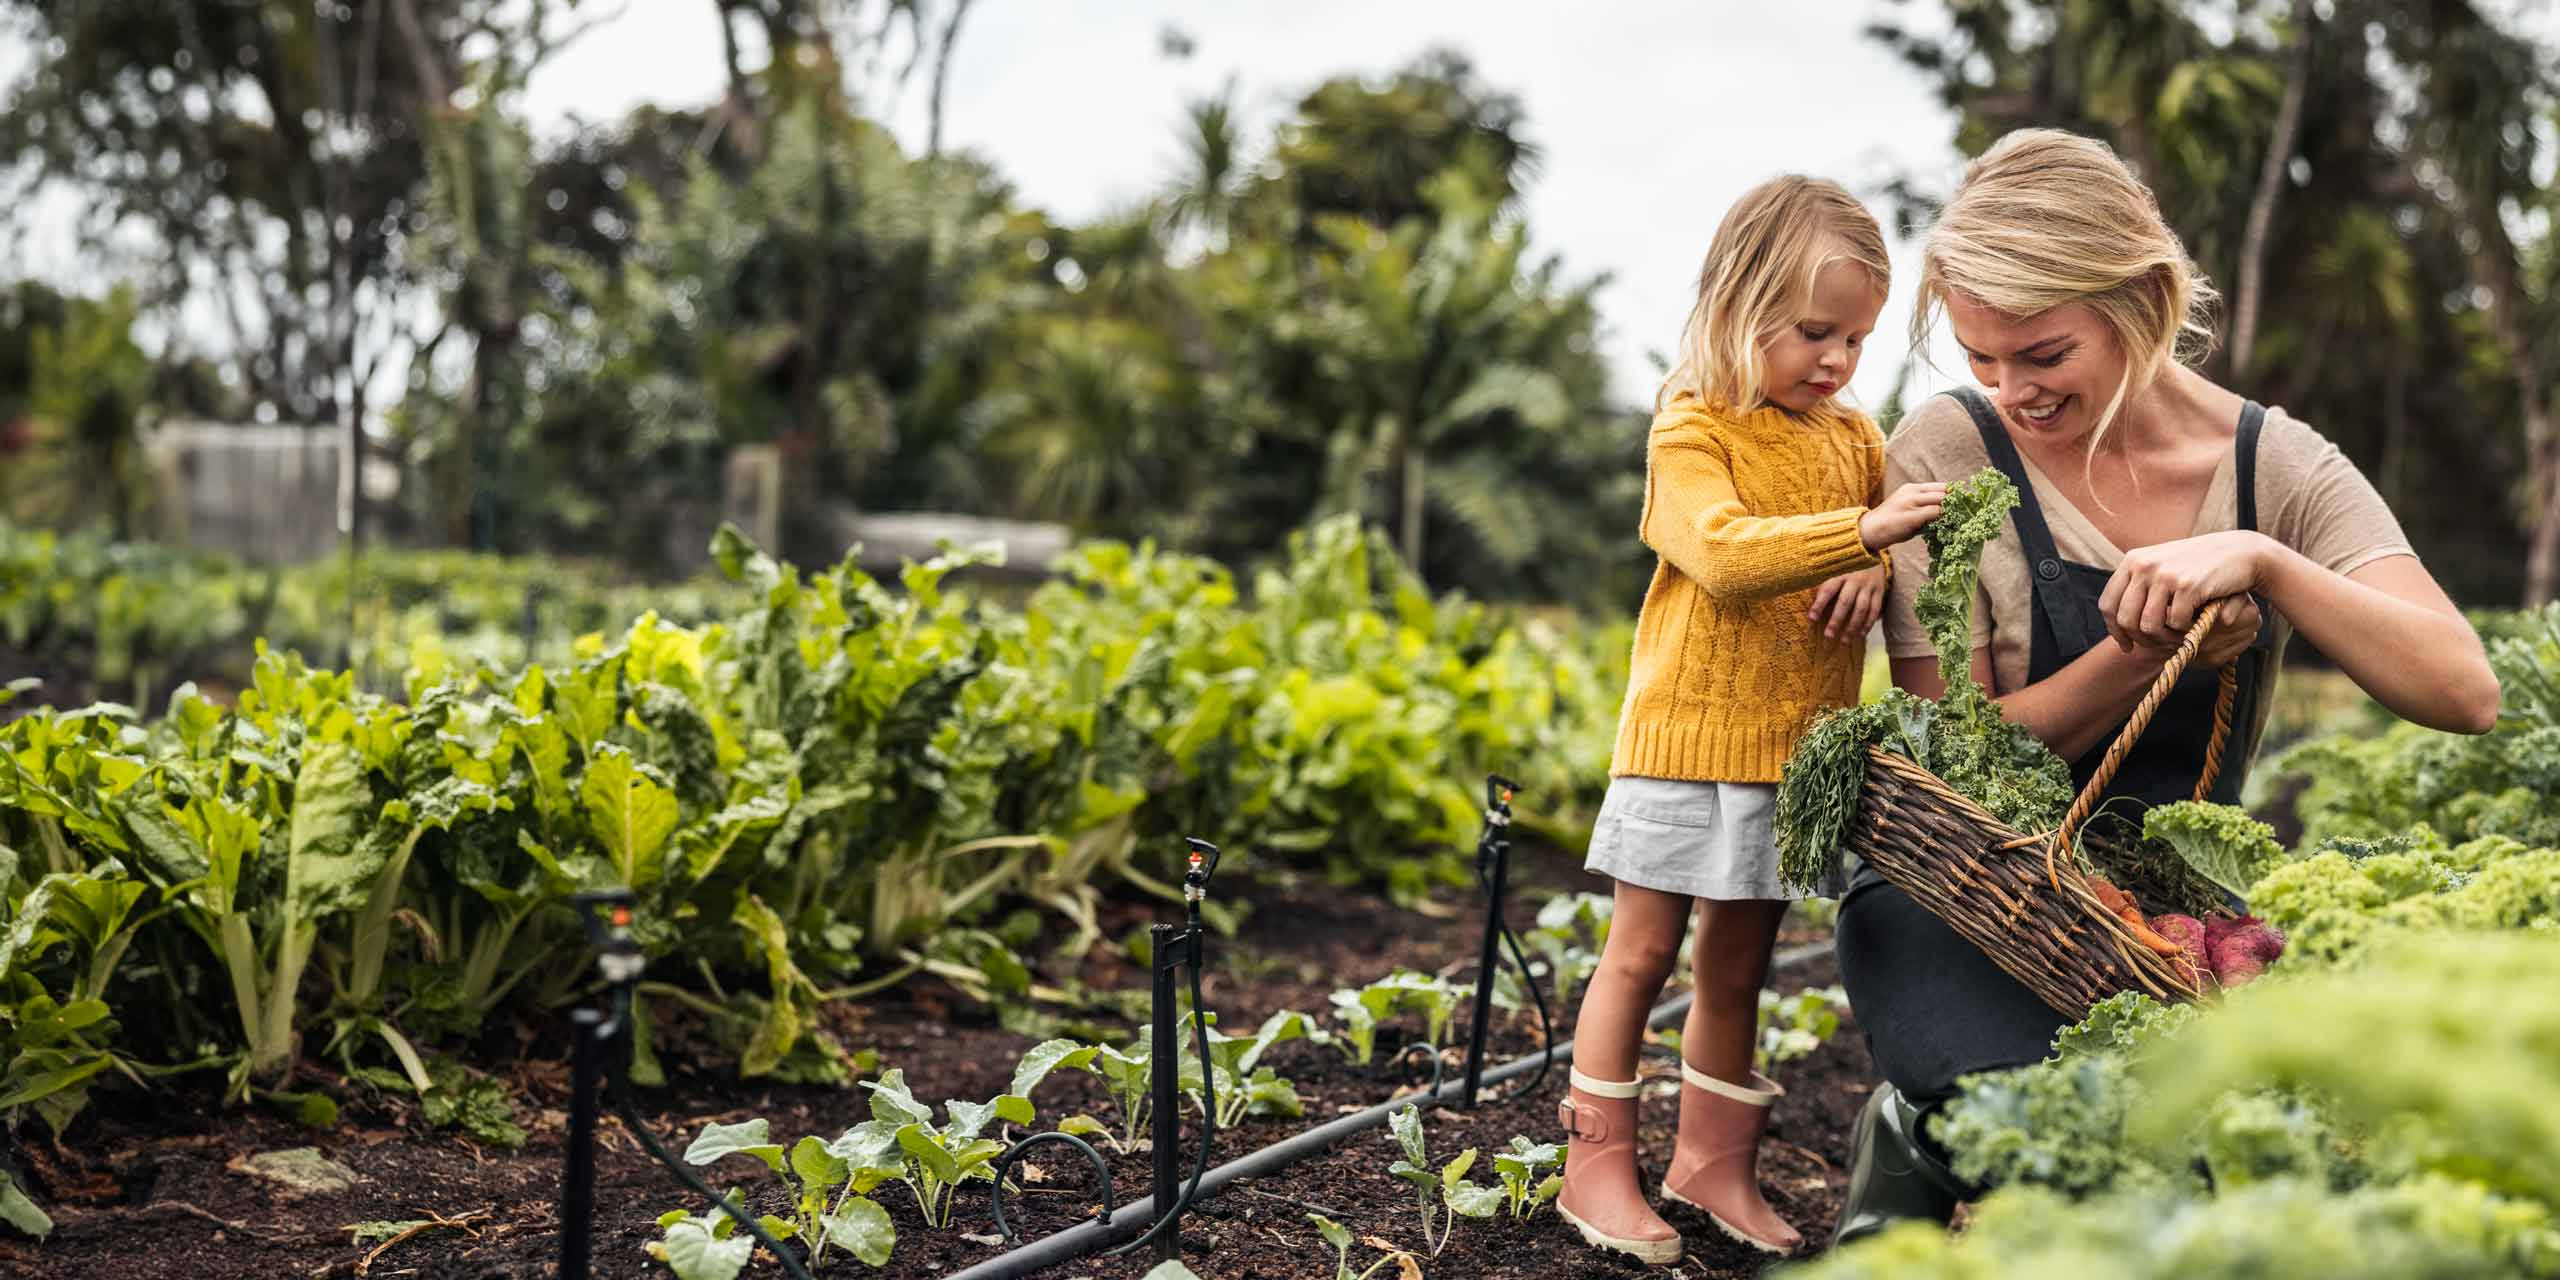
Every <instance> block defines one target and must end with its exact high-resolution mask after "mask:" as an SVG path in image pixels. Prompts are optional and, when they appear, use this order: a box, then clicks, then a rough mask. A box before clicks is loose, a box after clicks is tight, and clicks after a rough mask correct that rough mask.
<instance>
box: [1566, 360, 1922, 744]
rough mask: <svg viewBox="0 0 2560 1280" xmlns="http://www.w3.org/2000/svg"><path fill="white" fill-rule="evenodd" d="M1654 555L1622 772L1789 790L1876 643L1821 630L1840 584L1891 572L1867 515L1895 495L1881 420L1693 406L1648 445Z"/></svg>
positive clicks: (1647, 512) (1647, 534) (1663, 421)
mask: <svg viewBox="0 0 2560 1280" xmlns="http://www.w3.org/2000/svg"><path fill="white" fill-rule="evenodd" d="M1644 472H1645V483H1644V516H1643V520H1642V522H1641V526H1640V528H1641V533H1642V536H1643V538H1644V542H1645V545H1646V546H1648V547H1651V548H1653V550H1654V551H1655V553H1656V554H1658V555H1660V556H1661V561H1660V563H1659V564H1658V565H1656V566H1655V568H1654V571H1653V585H1652V586H1650V587H1649V588H1647V589H1646V591H1645V595H1644V611H1643V612H1642V613H1641V614H1639V615H1638V616H1637V618H1636V643H1635V660H1634V671H1633V673H1632V676H1631V678H1630V679H1629V680H1628V682H1627V700H1626V703H1625V705H1624V707H1623V708H1622V709H1621V710H1620V712H1619V715H1618V742H1617V749H1616V751H1615V752H1614V753H1613V754H1612V755H1611V757H1610V761H1609V773H1610V776H1612V777H1616V776H1620V775H1625V774H1634V775H1637V776H1640V777H1647V778H1677V779H1684V780H1691V781H1702V782H1704V781H1713V782H1775V781H1777V780H1778V774H1779V771H1780V770H1781V769H1783V768H1784V767H1785V765H1786V762H1787V754H1788V753H1789V752H1790V751H1792V750H1794V749H1795V743H1796V739H1797V738H1798V737H1801V736H1802V735H1803V733H1804V731H1805V728H1806V726H1808V725H1809V724H1811V723H1812V721H1813V717H1814V716H1815V715H1817V714H1819V713H1820V712H1821V711H1823V710H1824V709H1826V708H1829V707H1836V706H1846V705H1848V704H1850V703H1853V702H1856V701H1857V700H1858V677H1859V674H1860V669H1861V667H1862V666H1863V665H1864V660H1865V658H1866V638H1865V637H1864V636H1860V637H1859V638H1857V639H1855V640H1852V641H1850V642H1848V643H1846V644H1833V643H1831V642H1829V641H1827V640H1825V639H1823V638H1822V634H1821V633H1820V632H1819V631H1817V630H1815V629H1814V625H1813V624H1812V623H1811V622H1808V621H1807V620H1806V619H1805V611H1806V610H1808V609H1810V608H1811V607H1812V604H1813V588H1814V587H1815V586H1816V585H1817V584H1819V583H1821V582H1822V581H1823V580H1824V579H1827V578H1833V577H1837V576H1839V575H1840V574H1843V573H1850V572H1853V571H1855V570H1859V569H1865V568H1869V567H1872V566H1874V565H1876V564H1878V563H1881V562H1882V561H1881V560H1880V559H1879V557H1877V556H1875V555H1872V554H1869V553H1868V551H1867V549H1866V547H1865V545H1864V544H1862V543H1861V542H1860V541H1859V540H1858V517H1860V516H1861V515H1864V514H1865V513H1866V511H1867V509H1868V508H1869V507H1871V506H1873V505H1874V504H1875V503H1877V502H1878V501H1880V500H1882V498H1883V496H1884V494H1883V489H1884V436H1883V434H1882V433H1881V432H1879V431H1877V430H1876V426H1875V423H1874V422H1873V421H1872V420H1870V419H1868V418H1867V416H1866V415H1864V414H1861V413H1856V412H1854V411H1850V410H1842V409H1822V410H1817V411H1815V412H1814V413H1812V414H1808V415H1805V416H1803V417H1798V416H1796V415H1793V414H1790V413H1788V412H1786V411H1785V410H1783V409H1777V408H1763V409H1759V410H1757V411H1754V412H1751V413H1745V414H1737V413H1734V412H1732V411H1729V410H1725V409H1721V408H1715V407H1710V406H1708V405H1705V404H1702V403H1700V402H1699V401H1698V400H1696V399H1694V398H1692V397H1688V396H1680V397H1676V398H1674V399H1673V400H1672V402H1671V403H1670V404H1669V405H1668V406H1666V407H1665V408H1664V409H1663V411H1662V412H1661V413H1659V414H1657V415H1655V417H1654V420H1653V429H1652V432H1651V434H1650V437H1649V438H1648V439H1647V441H1646V442H1645V467H1644Z"/></svg>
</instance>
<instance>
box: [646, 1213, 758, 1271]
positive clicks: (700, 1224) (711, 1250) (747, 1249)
mask: <svg viewBox="0 0 2560 1280" xmlns="http://www.w3.org/2000/svg"><path fill="white" fill-rule="evenodd" d="M720 1217H721V1220H722V1221H726V1220H727V1215H725V1214H723V1215H720ZM660 1243H662V1244H663V1245H664V1246H665V1247H666V1252H667V1259H666V1260H667V1269H668V1270H670V1271H673V1272H675V1273H676V1280H737V1277H738V1273H739V1272H741V1271H744V1270H746V1269H747V1259H749V1258H751V1257H753V1256H754V1255H755V1251H756V1242H755V1237H753V1236H731V1237H729V1238H727V1239H725V1240H724V1239H718V1238H715V1237H714V1236H713V1235H712V1234H711V1228H709V1227H707V1226H705V1225H704V1220H703V1219H700V1218H688V1219H686V1220H684V1221H682V1222H679V1223H677V1224H675V1225H674V1226H672V1227H669V1228H667V1235H666V1239H664V1240H663V1241H661V1242H660Z"/></svg>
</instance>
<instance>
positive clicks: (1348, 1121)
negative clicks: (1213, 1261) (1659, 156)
mask: <svg viewBox="0 0 2560 1280" xmlns="http://www.w3.org/2000/svg"><path fill="white" fill-rule="evenodd" d="M1830 952H1831V944H1830V943H1828V942H1818V943H1811V944H1808V945H1806V946H1802V947H1798V948H1795V949H1793V950H1790V951H1787V952H1784V953H1782V954H1780V955H1779V956H1778V957H1777V958H1776V959H1775V960H1773V961H1772V962H1771V963H1770V966H1769V967H1770V971H1771V972H1773V973H1775V972H1779V971H1782V970H1786V969H1791V968H1794V967H1795V966H1796V965H1799V964H1802V963H1804V962H1806V961H1808V960H1812V959H1815V958H1817V957H1820V956H1824V955H1828V954H1830ZM1694 998H1695V996H1694V995H1693V994H1692V993H1686V992H1684V993H1682V994H1680V995H1677V996H1674V997H1672V998H1671V999H1669V1000H1666V1001H1663V1002H1662V1003H1661V1004H1659V1005H1656V1006H1654V1009H1653V1012H1652V1013H1650V1014H1648V1015H1646V1018H1645V1025H1647V1026H1660V1025H1662V1024H1663V1023H1666V1022H1669V1021H1670V1020H1672V1019H1673V1018H1677V1017H1680V1016H1682V1015H1683V1014H1686V1013H1687V1012H1688V1011H1689V1004H1690V1002H1691V1001H1692V1000H1693V999H1694ZM1572 1049H1573V1042H1572V1041H1570V1040H1568V1041H1566V1042H1564V1043H1563V1044H1559V1045H1555V1046H1552V1047H1551V1048H1549V1049H1547V1050H1545V1051H1544V1052H1545V1053H1546V1054H1548V1055H1554V1056H1562V1055H1564V1054H1566V1053H1569V1052H1571V1051H1572ZM1535 1066H1536V1061H1535V1059H1534V1058H1533V1057H1531V1056H1523V1057H1520V1058H1517V1059H1515V1060H1513V1061H1510V1062H1506V1063H1504V1064H1502V1065H1501V1066H1499V1067H1495V1068H1494V1069H1492V1070H1491V1071H1488V1072H1486V1073H1485V1078H1484V1081H1483V1082H1482V1083H1486V1084H1500V1083H1502V1082H1504V1081H1507V1080H1510V1079H1512V1078H1513V1077H1516V1076H1522V1075H1526V1074H1528V1073H1529V1072H1530V1071H1531V1070H1532V1069H1533V1068H1534V1067H1535ZM1458 1088H1459V1085H1458V1083H1456V1082H1452V1083H1450V1084H1447V1085H1444V1086H1442V1088H1441V1089H1440V1090H1439V1091H1438V1092H1437V1093H1436V1094H1435V1095H1434V1096H1433V1097H1432V1098H1431V1101H1432V1102H1434V1103H1435V1104H1441V1105H1445V1104H1446V1103H1448V1101H1449V1100H1450V1098H1451V1097H1452V1096H1453V1095H1454V1094H1455V1093H1456V1092H1457V1091H1458ZM1420 1101H1422V1099H1418V1098H1397V1099H1394V1100H1392V1101H1388V1102H1382V1103H1379V1104H1378V1105H1376V1106H1374V1107H1371V1108H1369V1109H1368V1110H1366V1111H1362V1112H1358V1113H1355V1114H1352V1115H1347V1116H1344V1117H1342V1118H1340V1119H1338V1120H1334V1121H1330V1122H1328V1123H1326V1124H1322V1125H1318V1126H1316V1127H1315V1128H1313V1129H1309V1130H1307V1131H1306V1132H1304V1133H1300V1134H1298V1135H1296V1136H1294V1137H1290V1138H1283V1139H1281V1140H1280V1141H1278V1142H1275V1143H1273V1144H1271V1145H1270V1146H1267V1147H1264V1148H1262V1149H1261V1150H1259V1151H1252V1152H1248V1153H1246V1154H1244V1155H1241V1156H1238V1157H1236V1158H1235V1159H1233V1160H1230V1161H1228V1162H1227V1163H1225V1164H1222V1165H1219V1166H1218V1167H1217V1168H1215V1169H1212V1170H1210V1171H1209V1172H1208V1174H1207V1176H1205V1177H1203V1178H1201V1179H1200V1180H1199V1181H1198V1182H1197V1183H1196V1184H1195V1185H1194V1186H1193V1188H1192V1194H1193V1195H1194V1196H1197V1195H1198V1194H1202V1193H1206V1194H1213V1195H1214V1194H1216V1193H1217V1192H1218V1191H1219V1190H1220V1189H1222V1188H1224V1187H1225V1186H1226V1185H1227V1184H1228V1183H1230V1182H1234V1181H1236V1180H1238V1179H1240V1178H1259V1177H1264V1176H1266V1175H1269V1174H1272V1173H1276V1172H1278V1171H1280V1170H1282V1169H1285V1168H1287V1167H1289V1166H1290V1165H1293V1164H1296V1163H1297V1162H1298V1161H1300V1160H1304V1159H1307V1158H1308V1157H1310V1156H1315V1155H1319V1154H1322V1153H1323V1152H1324V1151H1325V1150H1327V1149H1329V1148H1331V1147H1332V1146H1333V1145H1334V1144H1336V1143H1338V1142H1341V1141H1342V1140H1343V1139H1345V1138H1348V1137H1351V1136H1352V1135H1354V1134H1357V1133H1361V1132H1364V1131H1366V1130H1370V1129H1375V1128H1377V1127H1378V1126H1380V1125H1383V1124H1385V1123H1386V1122H1387V1118H1388V1117H1389V1116H1391V1115H1393V1114H1394V1113H1395V1112H1397V1111H1398V1110H1401V1109H1402V1108H1404V1107H1405V1106H1406V1105H1408V1104H1411V1103H1418V1102H1420ZM1153 1212H1154V1205H1153V1197H1150V1198H1149V1200H1148V1201H1147V1202H1145V1203H1132V1204H1127V1205H1122V1206H1121V1207H1120V1209H1119V1211H1118V1212H1116V1213H1114V1214H1112V1215H1111V1216H1110V1217H1108V1218H1096V1219H1092V1220H1089V1221H1086V1222H1082V1223H1079V1224H1077V1225H1075V1226H1072V1227H1068V1228H1067V1229H1065V1230H1063V1231H1059V1232H1057V1233H1055V1234H1052V1235H1047V1236H1043V1237H1041V1238H1040V1239H1037V1240H1034V1241H1032V1242H1030V1243H1029V1244H1024V1245H1019V1246H1017V1247H1015V1248H1014V1249H1013V1250H1012V1251H1011V1252H1008V1253H1000V1254H997V1255H996V1256H994V1257H992V1258H988V1259H985V1260H984V1261H981V1262H979V1263H977V1264H976V1265H974V1266H971V1267H969V1268H968V1269H966V1270H964V1271H957V1272H953V1273H952V1274H951V1275H950V1276H948V1277H947V1278H946V1280H1019V1277H1022V1276H1027V1275H1030V1274H1032V1273H1033V1272H1036V1271H1038V1270H1040V1269H1041V1268H1043V1267H1054V1266H1057V1265H1059V1264H1060V1263H1065V1262H1072V1261H1074V1260H1076V1259H1078V1258H1081V1257H1084V1256H1086V1255H1088V1254H1090V1253H1092V1252H1093V1251H1095V1250H1096V1249H1099V1248H1101V1247H1102V1246H1103V1245H1104V1244H1106V1243H1108V1242H1110V1241H1111V1240H1113V1239H1115V1238H1117V1237H1118V1236H1119V1234H1120V1233H1121V1232H1124V1231H1130V1230H1134V1229H1136V1227H1137V1224H1139V1223H1141V1222H1144V1221H1146V1217H1145V1216H1144V1215H1147V1214H1151V1213H1153ZM1123 1218H1125V1219H1127V1220H1126V1221H1121V1219H1123Z"/></svg>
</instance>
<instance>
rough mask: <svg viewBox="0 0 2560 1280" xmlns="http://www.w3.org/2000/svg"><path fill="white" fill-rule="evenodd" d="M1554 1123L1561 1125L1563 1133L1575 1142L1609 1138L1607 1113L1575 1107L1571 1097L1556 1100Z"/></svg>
mask: <svg viewBox="0 0 2560 1280" xmlns="http://www.w3.org/2000/svg"><path fill="white" fill-rule="evenodd" d="M1556 1123H1558V1124H1560V1125H1563V1126H1564V1135H1565V1136H1566V1137H1568V1138H1571V1139H1573V1140H1574V1141H1576V1142H1606V1141H1608V1140H1609V1118H1608V1115H1607V1114H1606V1113H1605V1112H1602V1111H1600V1110H1598V1109H1596V1108H1595V1109H1592V1110H1588V1111H1586V1110H1584V1109H1582V1108H1580V1107H1577V1106H1575V1105H1573V1099H1571V1098H1564V1099H1560V1100H1558V1101H1557V1103H1556Z"/></svg>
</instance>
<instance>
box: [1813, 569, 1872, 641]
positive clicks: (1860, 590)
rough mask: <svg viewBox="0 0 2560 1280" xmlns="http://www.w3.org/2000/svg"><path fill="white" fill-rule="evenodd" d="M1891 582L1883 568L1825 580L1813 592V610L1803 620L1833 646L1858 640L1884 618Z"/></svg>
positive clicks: (1862, 570)
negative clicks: (1885, 601) (1886, 589)
mask: <svg viewBox="0 0 2560 1280" xmlns="http://www.w3.org/2000/svg"><path fill="white" fill-rule="evenodd" d="M1890 578H1891V574H1890V573H1889V572H1888V571H1887V569H1886V568H1885V566H1883V565H1877V566H1876V567H1875V568H1872V569H1860V570H1858V571H1857V572H1856V573H1844V574H1841V575H1840V576H1839V577H1837V578H1831V579H1827V580H1825V581H1824V582H1823V584H1822V585H1821V586H1818V587H1815V588H1814V589H1813V608H1811V609H1810V610H1807V611H1806V613H1805V615H1804V616H1805V619H1806V620H1807V621H1809V622H1811V623H1813V625H1814V627H1815V628H1816V629H1818V630H1820V631H1821V632H1822V635H1823V638H1824V639H1827V640H1829V641H1831V642H1832V643H1833V644H1840V643H1842V642H1845V641H1849V640H1855V639H1858V638H1860V637H1862V636H1864V635H1866V634H1867V629H1868V628H1870V627H1873V626H1874V625H1875V624H1876V619H1877V618H1878V617H1881V616H1882V615H1883V613H1884V593H1885V586H1886V584H1887V582H1888V581H1889V580H1890Z"/></svg>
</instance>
